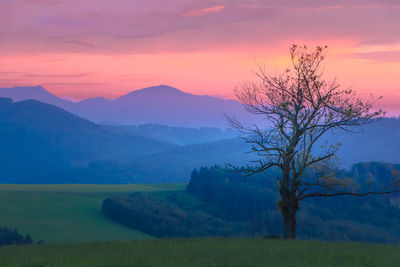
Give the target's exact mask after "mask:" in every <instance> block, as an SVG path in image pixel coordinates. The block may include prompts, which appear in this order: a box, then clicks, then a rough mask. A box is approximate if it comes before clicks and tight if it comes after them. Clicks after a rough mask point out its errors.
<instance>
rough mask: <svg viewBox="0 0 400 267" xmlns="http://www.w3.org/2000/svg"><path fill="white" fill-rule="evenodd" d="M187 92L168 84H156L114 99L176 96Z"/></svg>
mask: <svg viewBox="0 0 400 267" xmlns="http://www.w3.org/2000/svg"><path fill="white" fill-rule="evenodd" d="M186 94H187V93H185V92H182V91H181V90H179V89H177V88H174V87H172V86H168V85H158V86H151V87H147V88H143V89H139V90H135V91H132V92H130V93H128V94H126V95H123V96H121V97H119V98H117V99H116V100H124V99H129V98H131V97H135V96H145V97H153V96H154V97H157V96H162V97H168V96H177V95H186Z"/></svg>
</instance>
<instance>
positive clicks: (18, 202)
mask: <svg viewBox="0 0 400 267" xmlns="http://www.w3.org/2000/svg"><path fill="white" fill-rule="evenodd" d="M183 188H184V184H159V185H76V184H75V185H6V184H4V185H0V226H8V227H12V228H17V229H18V231H19V232H21V233H22V234H30V235H31V236H32V238H33V239H34V240H35V241H38V240H44V241H45V242H46V243H58V242H81V241H102V240H132V239H143V238H150V237H149V236H148V235H146V234H144V233H141V232H138V231H134V230H131V229H129V228H127V227H125V226H122V225H120V224H117V223H115V222H113V221H111V220H108V219H107V218H106V217H104V215H103V214H102V213H101V204H102V201H103V199H104V198H106V197H108V196H110V195H115V194H128V193H131V192H144V191H146V192H148V191H170V190H181V189H183Z"/></svg>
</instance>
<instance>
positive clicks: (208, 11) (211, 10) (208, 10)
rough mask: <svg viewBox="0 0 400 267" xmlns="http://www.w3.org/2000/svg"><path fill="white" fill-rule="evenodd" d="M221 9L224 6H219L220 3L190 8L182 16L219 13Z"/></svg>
mask: <svg viewBox="0 0 400 267" xmlns="http://www.w3.org/2000/svg"><path fill="white" fill-rule="evenodd" d="M223 9H225V6H221V5H219V6H212V7H206V8H202V9H192V10H189V11H187V12H185V13H183V14H182V16H183V17H197V16H203V15H206V14H213V13H219V12H220V11H221V10H223Z"/></svg>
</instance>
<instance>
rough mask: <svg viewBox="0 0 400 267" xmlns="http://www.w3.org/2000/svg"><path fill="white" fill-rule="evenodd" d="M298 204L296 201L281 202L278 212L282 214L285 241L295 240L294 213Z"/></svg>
mask: <svg viewBox="0 0 400 267" xmlns="http://www.w3.org/2000/svg"><path fill="white" fill-rule="evenodd" d="M298 208H299V203H298V202H297V201H296V200H290V199H289V200H281V204H280V211H281V214H282V219H283V224H284V227H285V228H284V230H285V236H284V237H285V239H296V213H297V210H298Z"/></svg>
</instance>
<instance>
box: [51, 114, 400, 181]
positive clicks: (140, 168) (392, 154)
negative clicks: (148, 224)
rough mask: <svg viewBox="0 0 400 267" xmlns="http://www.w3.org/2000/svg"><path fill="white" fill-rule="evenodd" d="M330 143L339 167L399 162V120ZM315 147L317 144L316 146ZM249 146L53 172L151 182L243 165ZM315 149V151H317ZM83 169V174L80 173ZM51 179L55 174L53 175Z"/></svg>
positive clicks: (215, 146)
mask: <svg viewBox="0 0 400 267" xmlns="http://www.w3.org/2000/svg"><path fill="white" fill-rule="evenodd" d="M327 138H328V139H329V141H330V142H331V143H332V142H333V143H334V142H341V143H342V146H341V148H340V150H339V152H338V157H339V158H340V165H339V166H338V167H339V168H347V169H348V168H350V167H351V166H352V165H353V164H355V163H358V162H370V161H382V162H388V163H399V162H400V156H399V155H400V143H399V140H400V120H399V119H383V120H381V121H378V122H376V123H374V124H371V125H367V126H365V127H364V131H363V132H361V133H348V132H343V131H340V132H336V133H335V134H332V135H327ZM317 148H318V146H317ZM249 149H250V147H249V146H248V145H247V144H245V143H244V141H243V140H242V139H240V138H233V139H227V140H220V141H216V142H209V143H202V144H194V145H186V146H180V147H176V148H173V149H171V150H168V151H164V152H160V153H155V154H151V155H147V156H143V157H138V158H136V159H134V160H132V161H130V162H128V163H126V164H119V163H118V162H110V161H97V162H94V163H92V164H90V165H89V168H84V169H79V170H77V169H75V170H71V171H70V172H64V173H61V174H60V173H59V174H57V175H55V176H56V177H57V179H58V180H57V182H60V183H61V182H66V180H68V179H71V180H69V181H72V182H79V179H82V178H81V177H85V182H88V183H96V182H97V183H146V182H147V183H152V182H173V181H188V179H189V175H190V172H191V171H192V170H193V169H194V168H199V167H202V166H213V165H215V164H218V165H221V166H224V165H225V164H233V165H236V166H242V165H243V164H245V163H246V162H247V161H249V160H251V159H254V158H253V157H254V155H252V154H245V152H247V151H249ZM316 152H317V151H316ZM82 173H84V175H82ZM53 179H54V178H53Z"/></svg>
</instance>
